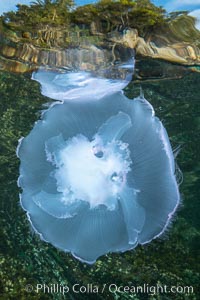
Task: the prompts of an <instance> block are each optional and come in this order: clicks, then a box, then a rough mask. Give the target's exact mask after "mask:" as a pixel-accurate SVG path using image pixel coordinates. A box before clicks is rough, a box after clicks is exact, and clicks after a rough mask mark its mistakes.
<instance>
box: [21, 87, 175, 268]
mask: <svg viewBox="0 0 200 300" xmlns="http://www.w3.org/2000/svg"><path fill="white" fill-rule="evenodd" d="M18 156H19V158H20V160H21V165H20V178H19V185H20V186H21V188H22V190H23V193H22V195H21V205H22V207H23V209H24V210H26V212H27V215H28V218H29V220H30V222H31V225H32V227H33V228H34V230H35V231H36V232H37V233H39V234H40V236H41V238H42V239H43V240H45V241H47V242H50V243H51V244H53V245H54V246H55V247H57V248H59V249H62V250H64V251H66V252H71V253H72V254H73V256H75V257H76V258H78V259H79V260H81V261H84V262H87V263H94V262H95V261H96V259H97V258H98V257H99V256H101V255H104V254H106V253H109V252H123V251H126V250H129V249H133V248H135V247H136V246H137V245H138V244H145V243H147V242H150V241H151V240H152V239H154V238H156V237H158V236H160V235H161V234H162V233H163V232H164V231H165V229H166V227H167V225H168V224H169V222H170V220H171V218H172V216H173V214H174V212H175V210H176V208H177V206H178V203H179V199H180V197H179V191H178V186H177V182H176V178H175V166H174V157H173V153H172V149H171V146H170V142H169V139H168V136H167V133H166V131H165V128H164V127H163V125H162V123H161V122H160V121H159V119H158V118H157V117H155V116H154V111H153V108H152V106H151V105H150V104H149V103H148V102H147V101H146V100H145V99H144V98H142V97H139V98H136V99H134V100H133V101H130V100H129V99H127V98H126V97H125V96H124V95H123V94H122V93H121V92H118V93H115V94H112V95H109V96H106V97H104V98H102V99H101V101H97V102H95V101H94V102H92V101H88V102H87V101H83V102H79V103H78V105H77V103H76V102H73V101H72V102H68V103H64V104H58V105H54V106H53V107H51V108H50V109H49V110H48V111H47V112H46V113H44V115H43V118H42V120H40V121H38V122H37V123H36V124H35V126H34V128H33V129H32V131H31V132H30V134H29V135H28V136H27V137H25V138H24V139H23V140H22V141H21V143H20V145H19V147H18Z"/></svg>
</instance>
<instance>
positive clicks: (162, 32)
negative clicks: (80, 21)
mask: <svg viewBox="0 0 200 300" xmlns="http://www.w3.org/2000/svg"><path fill="white" fill-rule="evenodd" d="M130 49H134V50H135V53H136V59H140V58H141V57H143V58H145V57H147V58H153V59H161V60H165V61H169V62H173V63H177V64H181V65H186V66H198V65H200V31H198V30H197V29H196V28H195V26H194V19H193V18H192V17H188V16H179V17H177V18H176V19H174V20H172V21H170V22H169V23H168V24H166V25H164V26H163V27H162V28H158V29H157V30H154V31H153V32H149V33H148V34H146V36H145V37H141V36H139V35H138V32H137V30H136V29H128V30H126V31H124V32H123V33H119V32H117V31H115V32H111V33H109V34H107V35H103V34H100V33H98V32H97V33H95V34H94V33H93V32H92V31H87V30H81V29H79V28H78V27H74V28H72V29H71V31H69V29H65V28H55V27H54V28H50V27H48V26H47V27H46V28H43V29H42V30H37V31H33V32H26V31H24V32H19V31H13V30H10V29H7V28H6V27H5V26H3V24H1V26H0V68H1V69H6V70H9V71H14V72H27V71H32V70H34V69H36V68H38V67H39V66H46V65H47V66H49V67H64V68H69V69H74V68H76V69H81V70H92V71H95V70H99V69H103V68H107V67H109V65H112V64H113V63H114V62H115V61H118V60H122V61H123V60H124V61H126V60H127V59H128V58H129V56H130V51H129V50H130Z"/></svg>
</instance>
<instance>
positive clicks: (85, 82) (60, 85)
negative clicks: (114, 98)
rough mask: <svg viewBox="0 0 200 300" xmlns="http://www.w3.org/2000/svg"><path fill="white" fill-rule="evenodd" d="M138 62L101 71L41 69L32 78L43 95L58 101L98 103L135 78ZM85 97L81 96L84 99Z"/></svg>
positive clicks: (129, 62)
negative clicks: (85, 100) (134, 70)
mask: <svg viewBox="0 0 200 300" xmlns="http://www.w3.org/2000/svg"><path fill="white" fill-rule="evenodd" d="M133 69H134V59H133V58H130V59H129V60H128V61H126V62H124V63H121V64H116V65H115V66H112V67H110V68H108V69H104V70H101V69H100V70H99V72H97V71H95V72H89V71H81V70H77V71H73V72H71V71H70V72H69V71H67V70H63V69H55V70H53V69H47V68H41V69H39V70H38V71H37V72H34V73H33V75H32V79H33V80H36V81H38V82H39V83H40V84H41V93H42V94H43V95H44V96H47V97H50V98H52V99H54V100H60V101H65V100H67V101H69V100H77V101H83V99H84V98H85V99H87V100H89V99H91V100H98V99H101V98H102V97H104V96H106V95H109V94H113V93H115V92H117V91H121V90H122V89H123V88H124V87H126V86H127V85H128V83H129V82H130V81H131V79H132V75H133ZM80 95H81V97H80Z"/></svg>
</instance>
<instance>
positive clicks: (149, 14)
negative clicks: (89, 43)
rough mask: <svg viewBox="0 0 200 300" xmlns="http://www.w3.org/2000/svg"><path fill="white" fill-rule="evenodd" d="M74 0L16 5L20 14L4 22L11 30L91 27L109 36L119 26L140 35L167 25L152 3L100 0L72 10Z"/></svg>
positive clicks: (10, 14) (8, 16) (8, 15)
mask: <svg viewBox="0 0 200 300" xmlns="http://www.w3.org/2000/svg"><path fill="white" fill-rule="evenodd" d="M73 5H74V4H73V1H72V0H38V1H35V2H32V4H31V6H27V5H21V4H19V5H17V8H18V10H17V12H8V13H5V14H4V16H3V19H4V21H5V23H7V24H8V25H9V26H10V27H12V28H24V26H25V28H26V29H32V28H35V27H39V28H40V27H41V26H43V25H44V24H46V25H48V26H52V25H53V26H56V25H63V26H66V25H67V26H68V25H69V23H72V24H78V25H86V26H88V27H90V26H91V24H92V23H95V24H96V27H97V28H98V30H99V31H101V32H103V33H107V32H109V31H111V30H114V29H116V28H117V27H118V26H120V25H122V26H123V27H135V28H137V29H138V30H139V32H140V33H141V34H145V32H146V31H147V30H148V29H149V28H153V27H154V26H157V25H160V24H161V23H163V22H164V19H165V15H164V14H165V11H164V10H163V9H162V8H159V7H156V6H155V5H153V4H152V3H151V2H150V1H149V0H140V1H137V0H135V1H132V0H119V1H117V0H100V1H99V2H97V3H94V4H88V5H84V6H79V7H77V8H76V9H72V8H73Z"/></svg>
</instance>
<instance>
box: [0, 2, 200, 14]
mask: <svg viewBox="0 0 200 300" xmlns="http://www.w3.org/2000/svg"><path fill="white" fill-rule="evenodd" d="M31 1H34V0H0V14H2V13H3V12H6V11H9V10H14V9H15V5H16V4H17V3H20V4H29V3H30V2H31ZM75 2H76V3H77V4H78V5H84V4H86V3H91V2H95V0H76V1H75ZM152 2H153V3H154V4H156V5H159V6H163V7H164V8H165V9H166V10H167V11H173V10H183V9H185V10H190V11H193V10H197V9H200V0H152Z"/></svg>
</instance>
